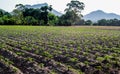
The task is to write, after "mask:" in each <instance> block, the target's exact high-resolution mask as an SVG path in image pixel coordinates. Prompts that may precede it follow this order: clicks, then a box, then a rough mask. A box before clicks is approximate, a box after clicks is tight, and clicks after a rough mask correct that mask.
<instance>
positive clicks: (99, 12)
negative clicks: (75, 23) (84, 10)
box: [83, 10, 120, 22]
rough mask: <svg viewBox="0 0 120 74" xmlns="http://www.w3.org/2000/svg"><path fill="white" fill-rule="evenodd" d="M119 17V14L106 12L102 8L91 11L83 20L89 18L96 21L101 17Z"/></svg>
mask: <svg viewBox="0 0 120 74" xmlns="http://www.w3.org/2000/svg"><path fill="white" fill-rule="evenodd" d="M114 18H116V19H120V15H117V14H115V13H106V12H104V11H102V10H97V11H93V12H91V13H89V14H87V15H85V16H84V17H83V19H85V20H91V21H93V22H96V21H98V20H101V19H114Z"/></svg>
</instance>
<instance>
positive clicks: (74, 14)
mask: <svg viewBox="0 0 120 74" xmlns="http://www.w3.org/2000/svg"><path fill="white" fill-rule="evenodd" d="M67 6H68V8H66V9H65V12H66V13H65V15H63V16H61V18H60V20H62V19H63V20H64V22H61V24H69V25H76V24H77V23H79V22H80V19H81V17H82V14H81V11H82V10H84V7H85V5H84V3H83V2H80V1H77V0H72V1H71V2H70V3H68V4H67Z"/></svg>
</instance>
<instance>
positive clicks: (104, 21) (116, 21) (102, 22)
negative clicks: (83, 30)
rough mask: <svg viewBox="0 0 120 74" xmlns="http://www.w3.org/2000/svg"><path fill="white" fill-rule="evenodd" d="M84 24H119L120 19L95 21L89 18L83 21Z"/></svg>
mask: <svg viewBox="0 0 120 74" xmlns="http://www.w3.org/2000/svg"><path fill="white" fill-rule="evenodd" d="M84 25H91V26H92V25H93V26H120V20H118V19H116V18H114V19H101V20H98V21H97V22H92V21H91V20H87V21H84Z"/></svg>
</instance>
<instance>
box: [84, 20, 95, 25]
mask: <svg viewBox="0 0 120 74" xmlns="http://www.w3.org/2000/svg"><path fill="white" fill-rule="evenodd" d="M92 24H93V23H92V21H91V20H87V21H85V25H92Z"/></svg>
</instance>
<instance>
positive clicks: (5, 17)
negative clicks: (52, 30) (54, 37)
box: [0, 0, 120, 26]
mask: <svg viewBox="0 0 120 74" xmlns="http://www.w3.org/2000/svg"><path fill="white" fill-rule="evenodd" d="M84 7H85V4H84V3H83V2H80V1H78V0H71V2H70V3H68V4H67V8H66V9H65V13H64V14H63V15H62V16H56V15H54V14H53V13H52V12H51V11H52V9H53V8H52V5H50V6H43V7H41V8H39V9H34V8H27V7H26V6H24V5H23V4H17V5H16V6H15V9H14V10H13V11H12V12H11V13H8V12H6V11H3V10H0V24H1V25H42V26H50V25H51V26H72V25H100V26H113V25H114V26H120V20H118V19H110V20H106V19H101V20H98V21H97V22H92V21H91V20H87V21H85V20H84V19H82V17H83V15H82V14H81V12H82V11H83V10H84Z"/></svg>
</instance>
